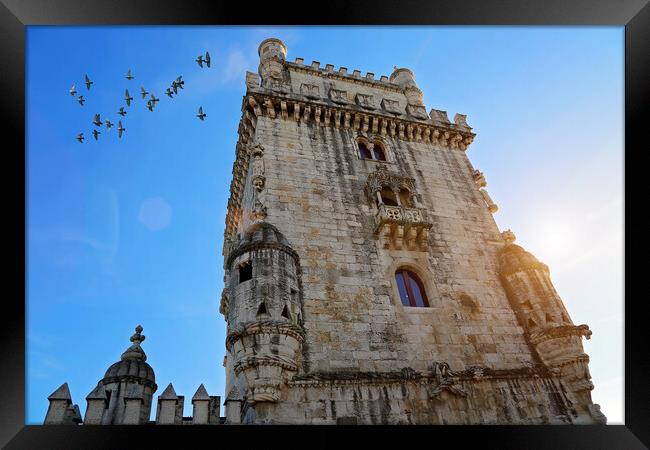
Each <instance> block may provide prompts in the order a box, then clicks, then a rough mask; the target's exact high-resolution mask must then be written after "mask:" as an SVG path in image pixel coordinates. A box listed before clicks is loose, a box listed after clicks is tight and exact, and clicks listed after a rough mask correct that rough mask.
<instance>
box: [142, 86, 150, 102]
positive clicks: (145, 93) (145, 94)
mask: <svg viewBox="0 0 650 450" xmlns="http://www.w3.org/2000/svg"><path fill="white" fill-rule="evenodd" d="M140 93H141V94H142V100H144V98H145V97H146V96H147V94H149V93H148V92H147V90H146V89H145V88H144V86H140Z"/></svg>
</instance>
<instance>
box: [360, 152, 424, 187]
mask: <svg viewBox="0 0 650 450" xmlns="http://www.w3.org/2000/svg"><path fill="white" fill-rule="evenodd" d="M368 142H369V141H368ZM384 187H388V188H390V189H392V190H399V189H401V188H405V189H407V190H408V191H409V192H410V193H411V194H412V195H415V179H414V178H411V177H405V176H403V175H400V174H398V173H396V172H390V171H389V170H388V167H387V166H386V165H385V164H377V167H376V168H375V171H374V172H371V173H370V174H369V175H368V179H367V180H366V189H367V192H368V193H369V194H370V195H371V196H372V197H374V196H375V193H376V192H379V191H381V190H382V189H383V188H384Z"/></svg>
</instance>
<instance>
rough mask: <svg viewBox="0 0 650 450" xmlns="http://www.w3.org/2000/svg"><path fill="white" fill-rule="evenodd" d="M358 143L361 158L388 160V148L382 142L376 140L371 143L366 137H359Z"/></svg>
mask: <svg viewBox="0 0 650 450" xmlns="http://www.w3.org/2000/svg"><path fill="white" fill-rule="evenodd" d="M357 145H358V146H359V155H360V156H361V158H363V159H371V160H373V161H386V150H385V149H384V145H383V144H382V143H381V142H379V141H375V142H373V143H372V145H370V144H368V143H367V141H366V140H365V139H359V140H358V141H357Z"/></svg>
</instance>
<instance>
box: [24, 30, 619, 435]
mask: <svg viewBox="0 0 650 450" xmlns="http://www.w3.org/2000/svg"><path fill="white" fill-rule="evenodd" d="M267 37H278V38H280V39H282V40H283V41H284V42H285V43H286V45H287V47H288V57H287V59H288V60H290V61H293V60H294V59H295V58H296V57H303V58H305V62H306V63H309V62H311V61H312V60H317V61H320V62H321V66H324V65H325V64H333V65H334V67H335V68H338V67H341V66H344V67H347V68H348V71H349V72H352V70H354V69H359V70H360V71H361V73H362V74H365V73H366V72H373V73H374V74H375V78H377V79H378V78H379V77H380V75H390V73H391V72H392V68H393V66H394V65H397V66H398V67H408V68H410V69H411V70H413V72H414V73H415V77H416V81H417V83H418V84H419V86H420V88H421V89H422V91H423V92H424V99H425V104H426V106H427V108H436V109H442V110H446V111H448V114H449V117H453V115H454V114H455V113H457V112H459V113H461V114H467V116H468V119H467V120H468V123H469V124H470V126H472V127H473V128H474V131H475V132H476V133H477V137H476V139H475V141H474V143H473V144H472V145H471V146H470V148H469V150H468V155H469V158H470V160H471V161H472V164H473V165H474V166H475V167H476V168H478V169H480V170H481V171H483V172H484V173H485V176H486V179H487V182H488V186H487V190H488V192H489V193H490V196H491V197H492V198H493V200H494V201H495V202H496V203H497V204H498V205H499V211H498V212H497V213H496V214H495V220H496V222H497V224H498V225H499V227H500V228H501V229H502V230H504V229H507V228H511V229H512V230H513V232H514V233H515V235H516V236H517V243H518V244H520V245H522V246H524V247H525V248H526V249H527V250H529V251H531V252H532V253H533V254H535V255H536V256H537V257H538V258H539V259H540V260H541V261H543V262H545V263H546V264H548V265H549V267H550V269H551V277H552V280H553V282H554V284H555V287H556V289H557V290H558V292H559V294H560V296H561V297H562V299H563V300H564V302H565V305H566V307H567V309H568V311H569V313H570V314H571V317H572V319H573V321H574V322H575V323H587V324H588V325H589V326H590V328H591V329H592V330H593V332H594V334H593V337H592V339H591V340H590V341H584V345H585V351H586V352H587V353H588V354H589V355H590V357H591V363H590V370H591V374H592V377H593V381H594V384H595V385H596V389H595V390H594V391H593V393H592V395H593V397H594V401H595V402H596V403H600V405H601V407H602V411H603V412H604V413H605V415H606V416H607V417H608V419H609V422H610V423H623V124H624V115H623V106H624V103H623V102H624V97H623V92H624V91H623V88H624V84H623V83H624V79H623V67H624V66H623V63H624V29H623V27H176V26H174V27H35V26H30V27H28V28H27V81H26V91H27V117H26V121H27V154H26V162H27V218H26V219H27V222H26V223H27V246H26V252H27V267H26V270H27V280H26V284H27V299H26V309H27V311H26V312H27V327H26V333H27V349H26V350H27V368H26V376H27V398H26V402H27V422H28V423H34V424H36V423H42V421H43V419H44V417H45V412H46V410H47V406H48V402H47V396H48V395H49V394H50V393H51V392H52V391H54V390H55V389H56V388H57V387H58V386H59V385H60V384H61V383H63V382H64V381H67V382H68V384H69V386H70V391H71V393H72V396H73V401H74V402H75V403H78V404H79V407H80V408H81V410H82V415H83V413H84V411H85V406H86V401H85V396H86V395H87V394H88V393H89V392H90V391H91V390H92V389H93V388H94V386H95V385H96V384H97V381H98V380H99V379H101V378H102V377H103V375H104V371H105V370H106V369H107V368H108V367H109V366H110V364H112V363H113V362H115V361H118V360H119V357H120V354H121V353H122V352H123V351H124V350H125V349H126V348H127V347H128V345H129V344H130V342H129V340H128V339H129V337H130V336H131V334H133V329H134V328H135V326H136V325H138V324H142V326H143V327H144V331H143V334H145V335H146V336H147V340H146V341H145V342H144V343H143V348H144V350H145V351H146V353H147V355H148V362H149V363H150V364H151V365H152V367H153V368H154V370H155V373H156V381H157V383H158V386H159V388H158V389H159V392H157V394H160V392H162V390H163V389H164V388H165V386H166V385H167V384H168V383H169V382H173V384H174V387H175V389H176V392H177V393H178V394H179V395H185V396H186V399H189V398H191V396H192V395H193V394H194V392H195V391H196V389H197V387H198V386H199V384H200V383H203V384H204V385H205V387H206V388H207V390H208V392H209V393H210V395H223V394H224V392H223V391H224V369H223V367H222V361H223V356H224V352H225V350H224V339H225V321H224V320H223V317H222V316H221V315H220V314H219V312H218V305H219V295H220V292H221V288H222V285H223V270H222V264H223V260H222V256H221V246H222V240H223V229H224V220H225V213H226V205H227V200H228V196H229V185H230V178H231V170H232V163H233V160H234V155H235V142H236V140H237V126H238V122H239V118H240V114H241V101H242V96H243V95H244V93H245V85H244V74H245V71H246V70H249V71H252V72H256V71H257V64H258V59H257V47H258V45H259V43H260V42H261V41H262V40H263V39H265V38H267ZM206 50H207V51H209V52H210V55H211V56H212V67H211V68H210V69H207V68H206V69H201V68H199V67H198V65H197V64H196V63H195V62H194V59H195V58H196V56H197V55H199V54H200V53H202V52H205V51H206ZM129 69H131V70H132V71H133V75H134V76H135V79H134V80H131V81H128V80H126V79H125V78H124V76H125V74H126V72H127V70H129ZM84 74H88V75H89V76H90V78H91V79H92V80H93V81H94V84H93V85H92V87H91V89H90V91H87V90H86V87H85V85H84V84H83V77H84ZM179 75H182V76H183V79H184V80H185V82H186V83H185V89H184V90H181V91H179V94H178V96H177V97H175V98H174V99H169V98H168V97H167V96H165V95H164V91H165V89H166V87H167V86H169V85H170V84H171V81H172V80H174V79H175V78H176V77H177V76H179ZM73 83H74V84H75V85H76V89H77V91H78V94H77V95H79V94H82V95H84V97H85V98H86V103H85V105H84V106H81V105H79V104H78V103H77V101H76V99H75V98H73V97H71V96H70V94H69V93H68V89H69V88H70V86H71V85H72V84H73ZM141 85H144V87H145V88H146V89H147V90H148V91H150V92H151V91H153V92H154V93H155V94H156V96H157V97H159V98H160V99H161V100H160V102H159V103H158V105H157V107H156V109H155V110H154V112H150V111H148V110H147V109H146V107H145V101H142V99H141V97H140V95H139V91H140V86H141ZM125 88H128V89H129V92H130V93H131V95H132V96H133V97H134V101H133V103H132V105H131V107H127V108H126V109H127V111H128V112H127V115H126V117H124V118H122V117H120V116H118V115H117V114H116V112H117V110H118V109H119V107H120V106H123V105H124V102H123V100H122V99H123V96H124V89H125ZM199 106H203V109H204V111H205V113H206V114H207V117H206V120H205V121H204V122H201V121H199V120H198V119H197V118H196V117H195V114H196V111H197V109H198V107H199ZM95 113H100V114H101V118H102V120H104V119H106V118H109V119H110V120H111V122H114V123H117V121H118V120H122V123H123V125H124V127H125V128H126V131H125V132H124V135H123V136H122V138H121V139H118V137H117V131H116V128H112V129H111V130H109V131H107V130H106V128H105V127H103V129H102V130H101V132H102V134H101V135H100V136H99V140H98V141H95V140H94V139H93V138H92V134H91V133H92V129H93V125H92V123H91V122H92V119H93V116H94V114H95ZM80 132H83V133H84V136H85V137H86V140H85V142H84V143H83V144H80V143H79V142H77V141H76V140H75V136H76V135H77V134H78V133H80ZM153 414H155V407H154V408H153V409H152V415H153ZM185 414H186V415H190V414H191V403H190V402H186V405H185Z"/></svg>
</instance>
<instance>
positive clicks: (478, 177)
mask: <svg viewBox="0 0 650 450" xmlns="http://www.w3.org/2000/svg"><path fill="white" fill-rule="evenodd" d="M474 182H475V183H476V186H477V187H478V188H479V192H480V193H481V196H482V197H483V200H484V201H485V204H486V205H487V207H488V210H489V211H490V212H491V213H492V214H494V213H495V212H497V210H498V209H499V207H498V206H497V205H496V203H494V202H493V201H492V198H490V195H489V194H488V193H487V191H486V190H485V189H482V188H484V187H485V186H487V182H486V181H485V176H483V172H481V171H480V170H475V171H474Z"/></svg>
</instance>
